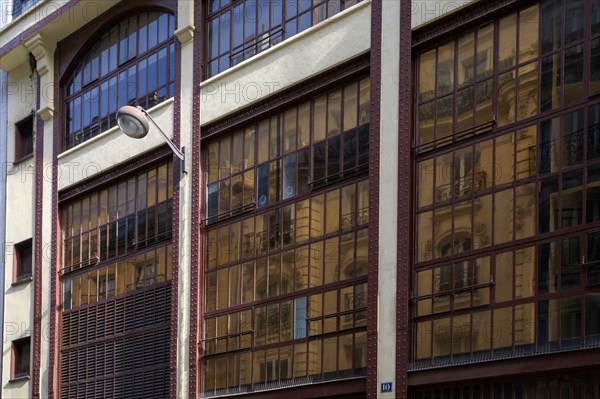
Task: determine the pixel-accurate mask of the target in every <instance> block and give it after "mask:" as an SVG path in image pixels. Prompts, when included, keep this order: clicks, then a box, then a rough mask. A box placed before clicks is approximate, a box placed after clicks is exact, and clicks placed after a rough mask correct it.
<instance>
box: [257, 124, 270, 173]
mask: <svg viewBox="0 0 600 399" xmlns="http://www.w3.org/2000/svg"><path fill="white" fill-rule="evenodd" d="M257 145H258V163H259V164H261V163H263V162H265V161H267V160H268V159H269V120H264V121H261V122H260V123H259V124H258V138H257Z"/></svg>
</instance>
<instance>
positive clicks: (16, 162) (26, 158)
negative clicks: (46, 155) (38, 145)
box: [12, 152, 33, 166]
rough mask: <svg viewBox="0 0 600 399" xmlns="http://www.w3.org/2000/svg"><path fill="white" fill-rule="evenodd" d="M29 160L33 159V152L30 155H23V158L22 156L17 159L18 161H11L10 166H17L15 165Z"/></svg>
mask: <svg viewBox="0 0 600 399" xmlns="http://www.w3.org/2000/svg"><path fill="white" fill-rule="evenodd" d="M29 158H33V152H32V153H29V154H27V155H25V156H22V157H21V158H19V159H17V160H15V161H13V163H12V164H13V166H15V165H17V164H20V163H21V162H23V161H26V160H28V159H29Z"/></svg>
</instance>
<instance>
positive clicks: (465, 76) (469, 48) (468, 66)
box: [457, 33, 475, 87]
mask: <svg viewBox="0 0 600 399" xmlns="http://www.w3.org/2000/svg"><path fill="white" fill-rule="evenodd" d="M474 42H475V34H474V33H470V34H467V35H465V36H462V37H461V38H460V39H458V71H457V73H458V87H462V86H463V85H466V84H470V83H472V82H473V78H474V75H475V70H474V69H475V45H474Z"/></svg>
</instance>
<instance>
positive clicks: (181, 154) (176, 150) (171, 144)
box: [137, 105, 185, 162]
mask: <svg viewBox="0 0 600 399" xmlns="http://www.w3.org/2000/svg"><path fill="white" fill-rule="evenodd" d="M137 109H139V110H140V111H141V112H143V113H144V115H146V116H147V117H148V119H149V120H150V121H151V122H152V123H153V124H154V126H156V129H157V130H158V131H159V132H160V134H161V135H162V136H163V138H164V139H165V141H166V142H167V144H168V145H169V147H171V150H173V152H174V153H175V155H177V158H179V159H181V160H182V161H184V162H185V154H184V153H183V151H181V150H180V149H179V148H177V146H176V145H175V143H173V141H172V140H171V139H170V138H169V136H167V134H166V133H165V132H163V130H162V129H161V128H160V126H158V123H156V121H155V120H154V118H153V117H152V116H151V115H150V114H149V113H148V112H147V111H146V110H145V109H144V108H142V107H140V106H139V105H138V106H137Z"/></svg>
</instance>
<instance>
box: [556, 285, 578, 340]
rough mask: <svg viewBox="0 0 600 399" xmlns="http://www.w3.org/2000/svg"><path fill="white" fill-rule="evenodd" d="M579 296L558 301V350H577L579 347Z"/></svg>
mask: <svg viewBox="0 0 600 399" xmlns="http://www.w3.org/2000/svg"><path fill="white" fill-rule="evenodd" d="M581 316H582V315H581V296H579V295H578V296H572V297H568V298H561V299H560V348H561V350H566V349H573V348H579V346H580V345H581Z"/></svg>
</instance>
